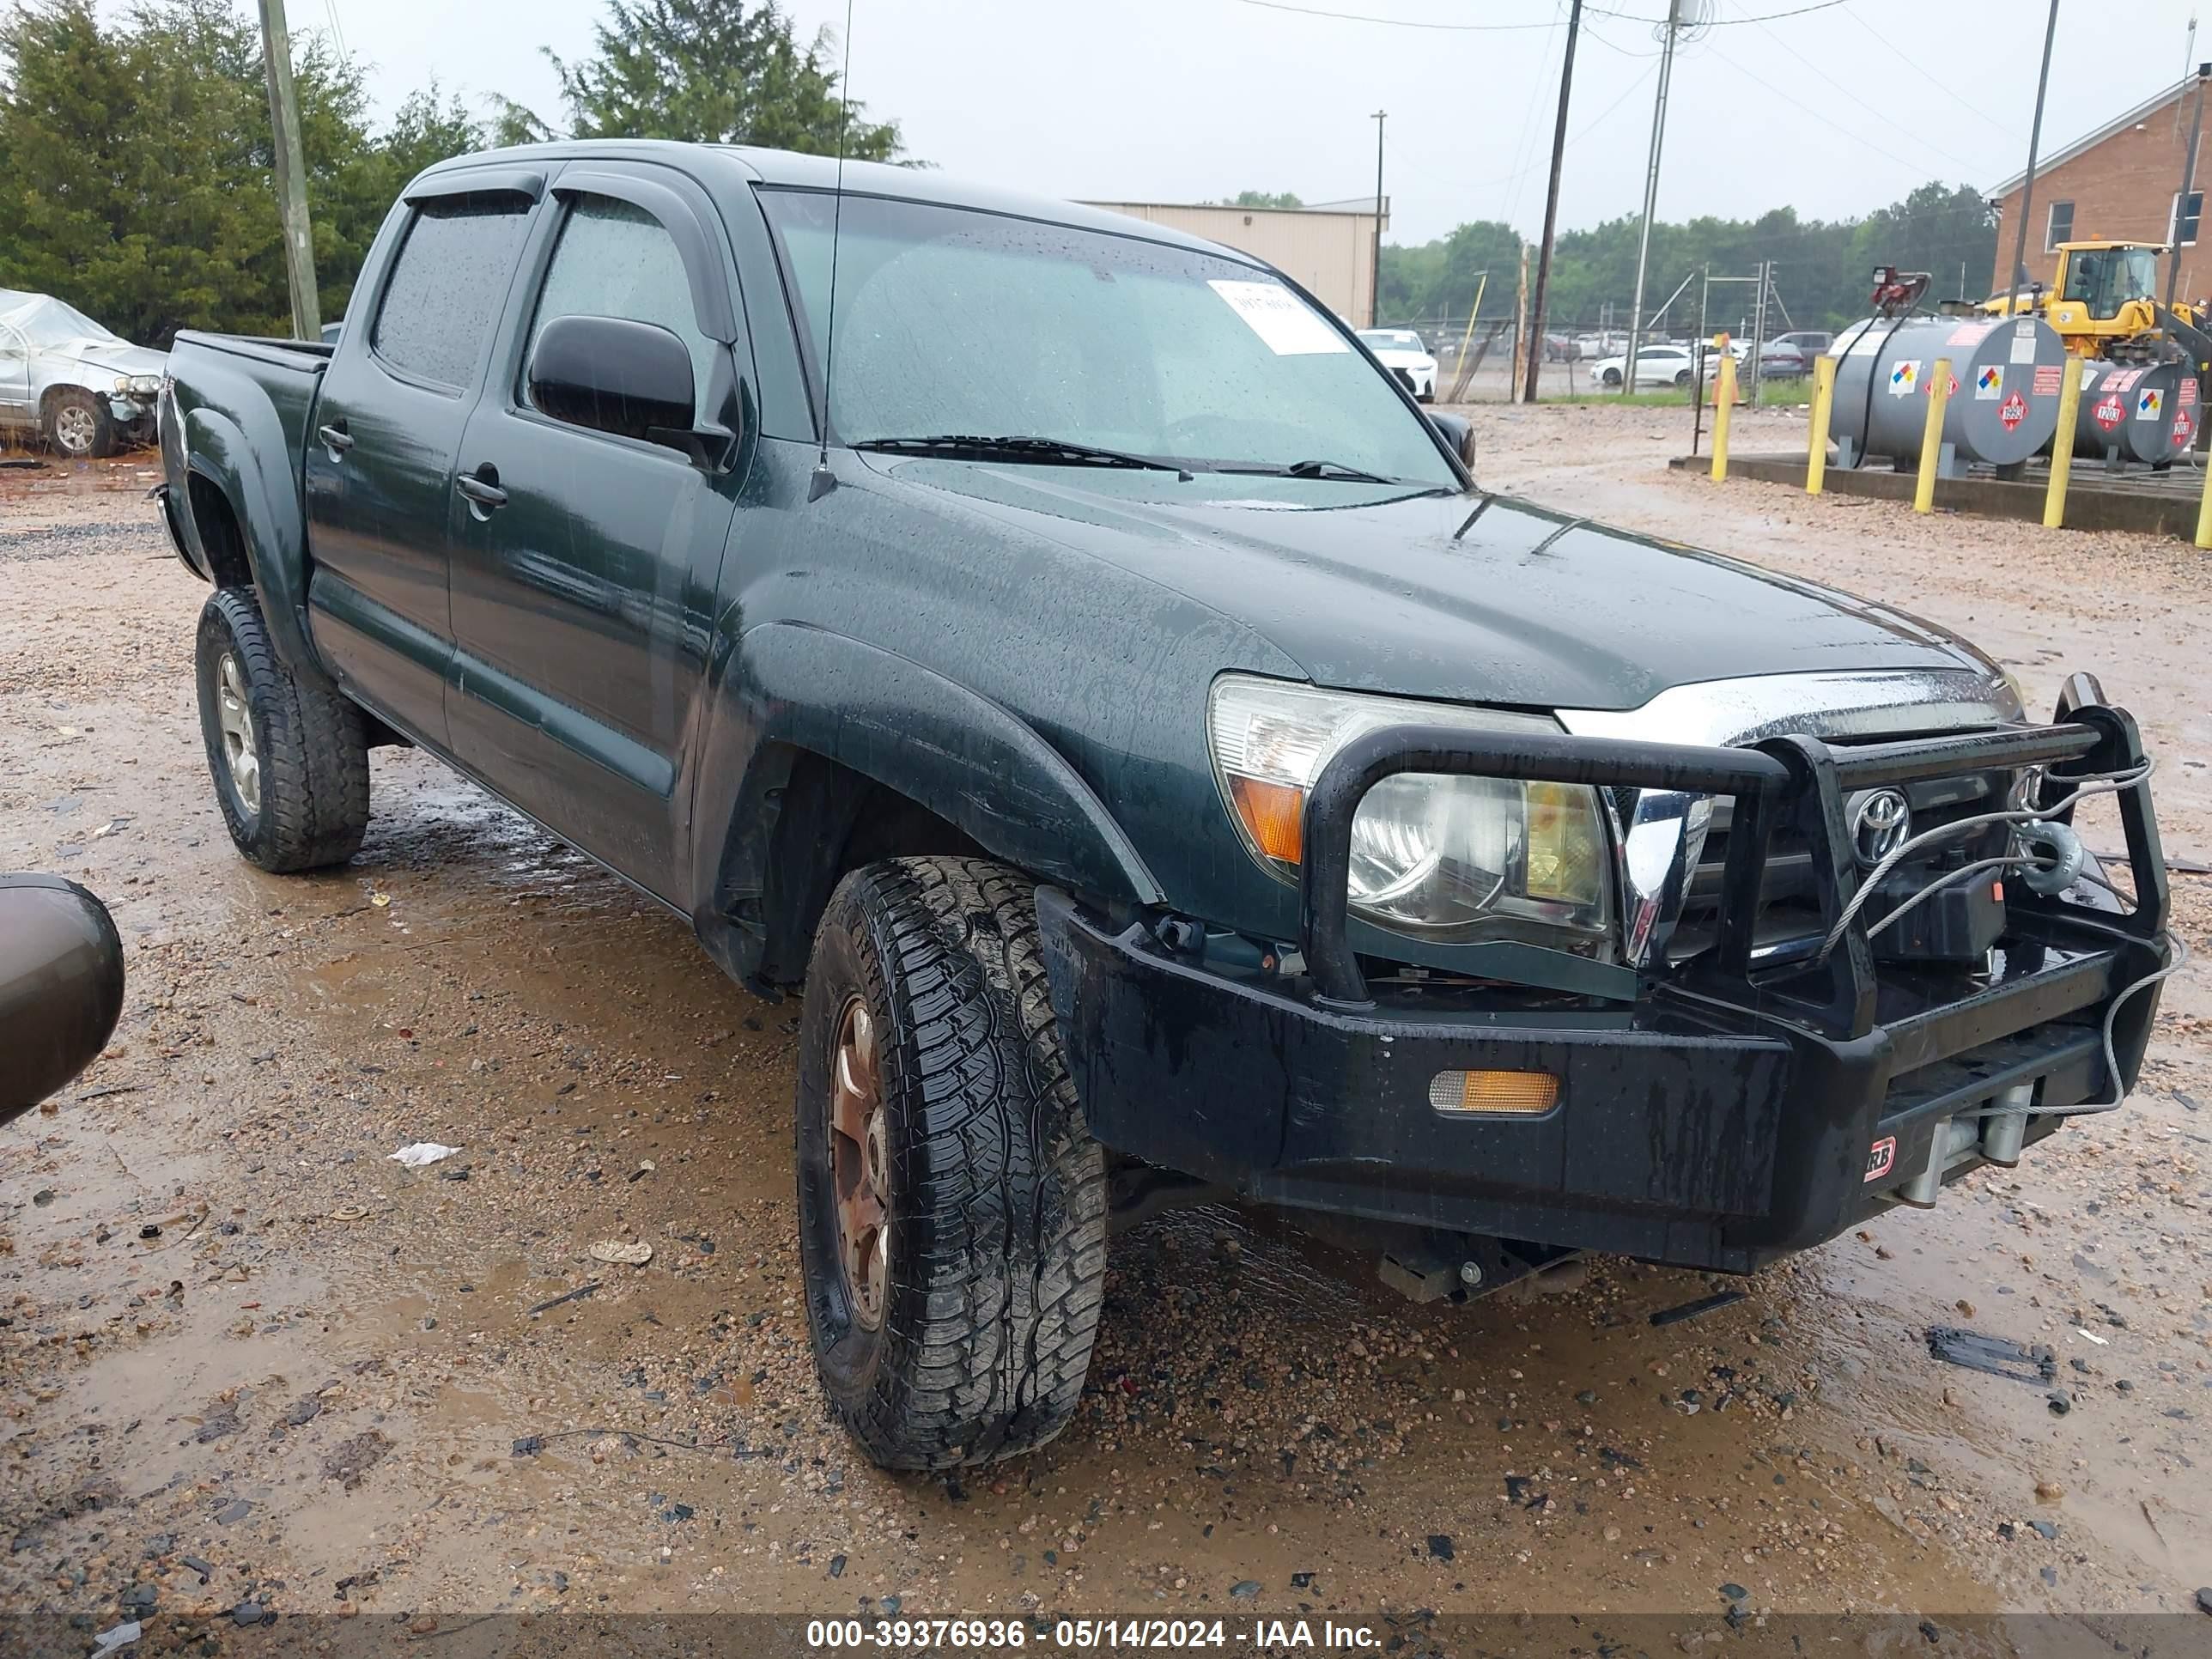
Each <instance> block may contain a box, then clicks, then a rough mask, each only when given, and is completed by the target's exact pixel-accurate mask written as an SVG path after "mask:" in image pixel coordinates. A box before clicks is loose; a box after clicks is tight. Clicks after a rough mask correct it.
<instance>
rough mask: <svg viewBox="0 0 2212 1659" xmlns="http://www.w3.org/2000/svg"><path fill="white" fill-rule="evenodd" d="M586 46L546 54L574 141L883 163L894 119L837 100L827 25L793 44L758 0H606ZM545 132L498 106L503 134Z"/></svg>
mask: <svg viewBox="0 0 2212 1659" xmlns="http://www.w3.org/2000/svg"><path fill="white" fill-rule="evenodd" d="M608 11H609V14H610V15H609V17H608V19H607V21H605V22H602V23H599V24H598V25H597V26H595V27H594V30H593V33H594V36H595V40H594V46H595V50H594V52H593V54H592V56H591V57H590V58H586V59H584V60H583V61H581V62H580V63H576V64H569V63H566V62H564V61H563V60H562V59H561V58H558V57H556V56H555V55H554V54H553V53H552V52H550V51H549V52H546V54H545V55H546V57H547V58H548V59H549V60H550V62H551V63H552V64H553V68H554V70H555V72H556V73H557V74H558V75H559V76H560V77H561V97H562V102H563V103H565V104H566V105H567V106H568V123H569V128H570V131H572V132H573V133H574V136H575V137H579V138H679V139H688V140H690V141H692V142H694V143H709V144H757V145H761V146H763V147H765V148H768V149H795V150H805V151H809V152H811V153H812V154H814V155H835V154H836V151H837V145H838V126H839V123H840V122H841V120H843V119H844V118H847V117H848V115H849V117H850V118H851V125H850V126H849V128H848V130H847V131H846V133H845V153H846V154H847V155H851V156H854V157H856V158H858V159H860V160H862V161H890V160H891V159H893V158H894V157H896V155H898V154H899V152H900V149H901V143H900V138H899V130H898V124H897V123H896V121H869V120H866V119H863V118H861V116H860V110H861V106H860V104H858V103H855V102H852V101H850V100H845V99H842V98H841V97H839V95H838V91H837V83H838V79H839V76H838V71H837V70H836V67H835V63H836V59H835V57H834V53H833V41H832V37H831V36H830V33H829V31H828V30H827V29H824V30H823V31H822V32H821V33H817V35H816V36H815V37H814V39H813V40H812V42H811V44H807V45H801V44H800V42H799V39H798V36H797V33H796V32H795V30H794V28H793V23H792V20H791V18H790V17H789V16H788V15H786V13H785V12H784V11H783V9H781V7H780V6H779V5H777V4H776V3H775V0H762V3H760V4H758V5H751V6H749V5H747V4H745V3H744V0H609V6H608ZM551 136H553V134H552V131H551V128H550V125H548V124H547V123H546V122H544V120H542V119H540V118H538V115H536V114H535V113H534V112H532V111H530V110H527V109H525V108H523V107H522V106H520V105H518V104H513V103H509V104H508V105H507V106H506V109H505V112H504V113H503V115H502V117H501V122H500V137H501V140H502V141H503V142H507V143H527V142H529V141H531V140H532V139H538V138H544V137H551Z"/></svg>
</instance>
